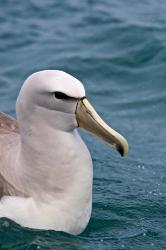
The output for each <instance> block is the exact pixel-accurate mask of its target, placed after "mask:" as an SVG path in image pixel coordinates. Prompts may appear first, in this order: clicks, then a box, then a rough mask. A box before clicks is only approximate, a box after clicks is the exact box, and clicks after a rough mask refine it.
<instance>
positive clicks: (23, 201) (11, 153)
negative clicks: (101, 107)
mask: <svg viewBox="0 0 166 250" xmlns="http://www.w3.org/2000/svg"><path fill="white" fill-rule="evenodd" d="M16 115H17V120H16V119H14V118H12V117H10V116H8V115H6V114H4V113H0V217H7V218H9V219H11V220H13V221H15V222H17V223H19V224H20V225H22V226H24V227H28V228H36V229H47V230H49V229H51V230H56V231H64V232H67V233H70V234H73V235H77V234H80V233H81V232H82V231H83V230H84V229H85V227H86V226H87V224H88V221H89V219H90V215H91V209H92V181H93V167H92V160H91V156H90V153H89V151H88V149H87V147H86V145H85V144H84V142H83V140H82V139H81V137H80V135H79V133H78V131H77V127H80V128H82V129H85V130H87V131H88V132H90V133H91V134H94V135H96V136H98V137H100V138H101V139H103V140H104V141H106V142H108V143H109V144H111V145H112V146H113V148H115V149H117V150H118V151H119V152H120V154H121V155H122V156H123V155H125V154H127V152H128V143H127V141H126V139H125V138H124V137H123V136H122V135H120V134H119V133H117V132H116V131H115V130H113V129H112V128H111V127H109V126H108V125H106V123H105V122H104V121H103V120H102V119H101V118H100V117H99V115H98V114H97V113H96V111H95V110H94V108H93V107H92V106H91V104H90V103H89V101H88V100H87V98H86V95H85V89H84V87H83V85H82V83H81V82H80V81H79V80H77V79H76V78H74V77H73V76H71V75H69V74H67V73H65V72H63V71H59V70H45V71H40V72H36V73H34V74H32V75H31V76H29V77H28V79H27V80H26V81H25V82H24V84H23V86H22V88H21V90H20V93H19V96H18V98H17V102H16Z"/></svg>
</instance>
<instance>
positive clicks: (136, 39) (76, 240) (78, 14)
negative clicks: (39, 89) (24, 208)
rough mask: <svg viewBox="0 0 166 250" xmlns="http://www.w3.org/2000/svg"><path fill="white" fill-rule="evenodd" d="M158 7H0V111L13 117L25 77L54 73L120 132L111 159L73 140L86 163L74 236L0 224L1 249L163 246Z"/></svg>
mask: <svg viewBox="0 0 166 250" xmlns="http://www.w3.org/2000/svg"><path fill="white" fill-rule="evenodd" d="M165 13H166V2H165V1H164V0H158V1H155V0H141V1H136V0H125V1H123V0H119V1H117V0H103V1H95V0H84V1H78V0H68V1H65V0H64V1H60V0H47V1H44V0H29V1H19V0H12V1H10V0H1V1H0V110H1V111H3V112H6V113H8V114H10V115H13V116H15V101H16V98H17V95H18V92H19V89H20V87H21V85H22V83H23V81H24V80H25V79H26V77H27V76H28V75H29V74H31V73H33V72H35V71H38V70H42V69H61V70H64V71H66V72H68V73H70V74H72V75H74V76H75V77H77V78H78V79H80V80H81V81H82V82H83V84H84V86H85V88H86V92H87V96H88V98H89V99H90V101H91V103H93V105H94V106H95V108H96V110H97V111H98V112H99V114H100V115H101V116H102V117H103V118H104V119H105V120H106V121H107V122H108V123H109V124H111V126H112V127H113V128H115V129H117V130H118V131H120V132H121V133H122V134H124V135H125V136H126V137H127V139H128V142H129V145H130V151H129V155H128V156H127V157H126V158H121V157H120V156H119V155H118V153H116V152H115V151H113V150H112V149H111V148H110V147H109V146H108V145H106V144H104V143H103V142H101V141H99V140H98V139H96V138H94V137H91V136H90V135H88V134H85V133H82V132H81V133H82V136H83V138H84V140H85V141H86V144H87V145H88V147H89V149H90V152H91V154H92V158H93V164H94V186H93V213H92V217H91V220H90V223H89V225H88V227H87V229H86V230H85V232H84V233H82V234H81V235H80V236H70V235H68V234H65V233H60V232H53V231H40V230H31V229H26V228H22V227H21V226H19V225H17V224H16V223H14V222H12V221H10V220H7V219H1V220H0V249H1V250H2V249H5V250H7V249H8V250H14V249H15V250H23V249H27V250H33V249H41V250H42V249H46V250H47V249H49V250H52V249H58V250H89V249H96V250H98V249H99V250H124V249H125V250H144V249H145V250H150V249H152V250H161V249H165V248H166V142H165V140H166V14H165Z"/></svg>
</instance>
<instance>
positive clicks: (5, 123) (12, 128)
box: [0, 112, 19, 134]
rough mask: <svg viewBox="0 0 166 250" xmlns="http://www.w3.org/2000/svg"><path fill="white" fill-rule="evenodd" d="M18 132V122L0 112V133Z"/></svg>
mask: <svg viewBox="0 0 166 250" xmlns="http://www.w3.org/2000/svg"><path fill="white" fill-rule="evenodd" d="M11 132H13V133H19V127H18V122H17V120H16V119H14V118H13V117H11V116H9V115H7V114H5V113H2V112H0V134H6V133H11Z"/></svg>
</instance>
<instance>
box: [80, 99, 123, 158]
mask: <svg viewBox="0 0 166 250" xmlns="http://www.w3.org/2000/svg"><path fill="white" fill-rule="evenodd" d="M76 119H77V123H78V127H80V128H82V129H85V130H87V131H88V132H90V133H91V134H93V135H95V136H97V137H99V138H101V139H103V140H104V141H106V142H108V143H109V144H111V145H112V147H113V148H115V149H116V150H117V151H119V153H120V154H121V156H124V155H126V154H127V153H128V142H127V140H126V139H125V138H124V137H123V136H122V135H120V134H119V133H118V132H116V131H115V130H113V129H112V128H111V127H109V126H108V125H107V124H106V123H105V122H104V121H103V120H102V119H101V118H100V116H99V115H98V114H97V112H96V111H95V110H94V108H93V107H92V105H91V104H90V103H89V101H88V100H87V99H86V98H83V99H81V100H79V101H78V104H77V108H76Z"/></svg>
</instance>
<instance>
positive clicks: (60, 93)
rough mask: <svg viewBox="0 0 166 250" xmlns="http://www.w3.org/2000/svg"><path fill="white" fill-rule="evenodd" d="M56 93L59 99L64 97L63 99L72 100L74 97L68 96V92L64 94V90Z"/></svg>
mask: <svg viewBox="0 0 166 250" xmlns="http://www.w3.org/2000/svg"><path fill="white" fill-rule="evenodd" d="M54 95H55V97H56V98H57V99H62V100H72V99H74V98H73V97H71V96H68V95H66V94H64V93H62V92H58V91H57V92H55V93H54Z"/></svg>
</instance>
